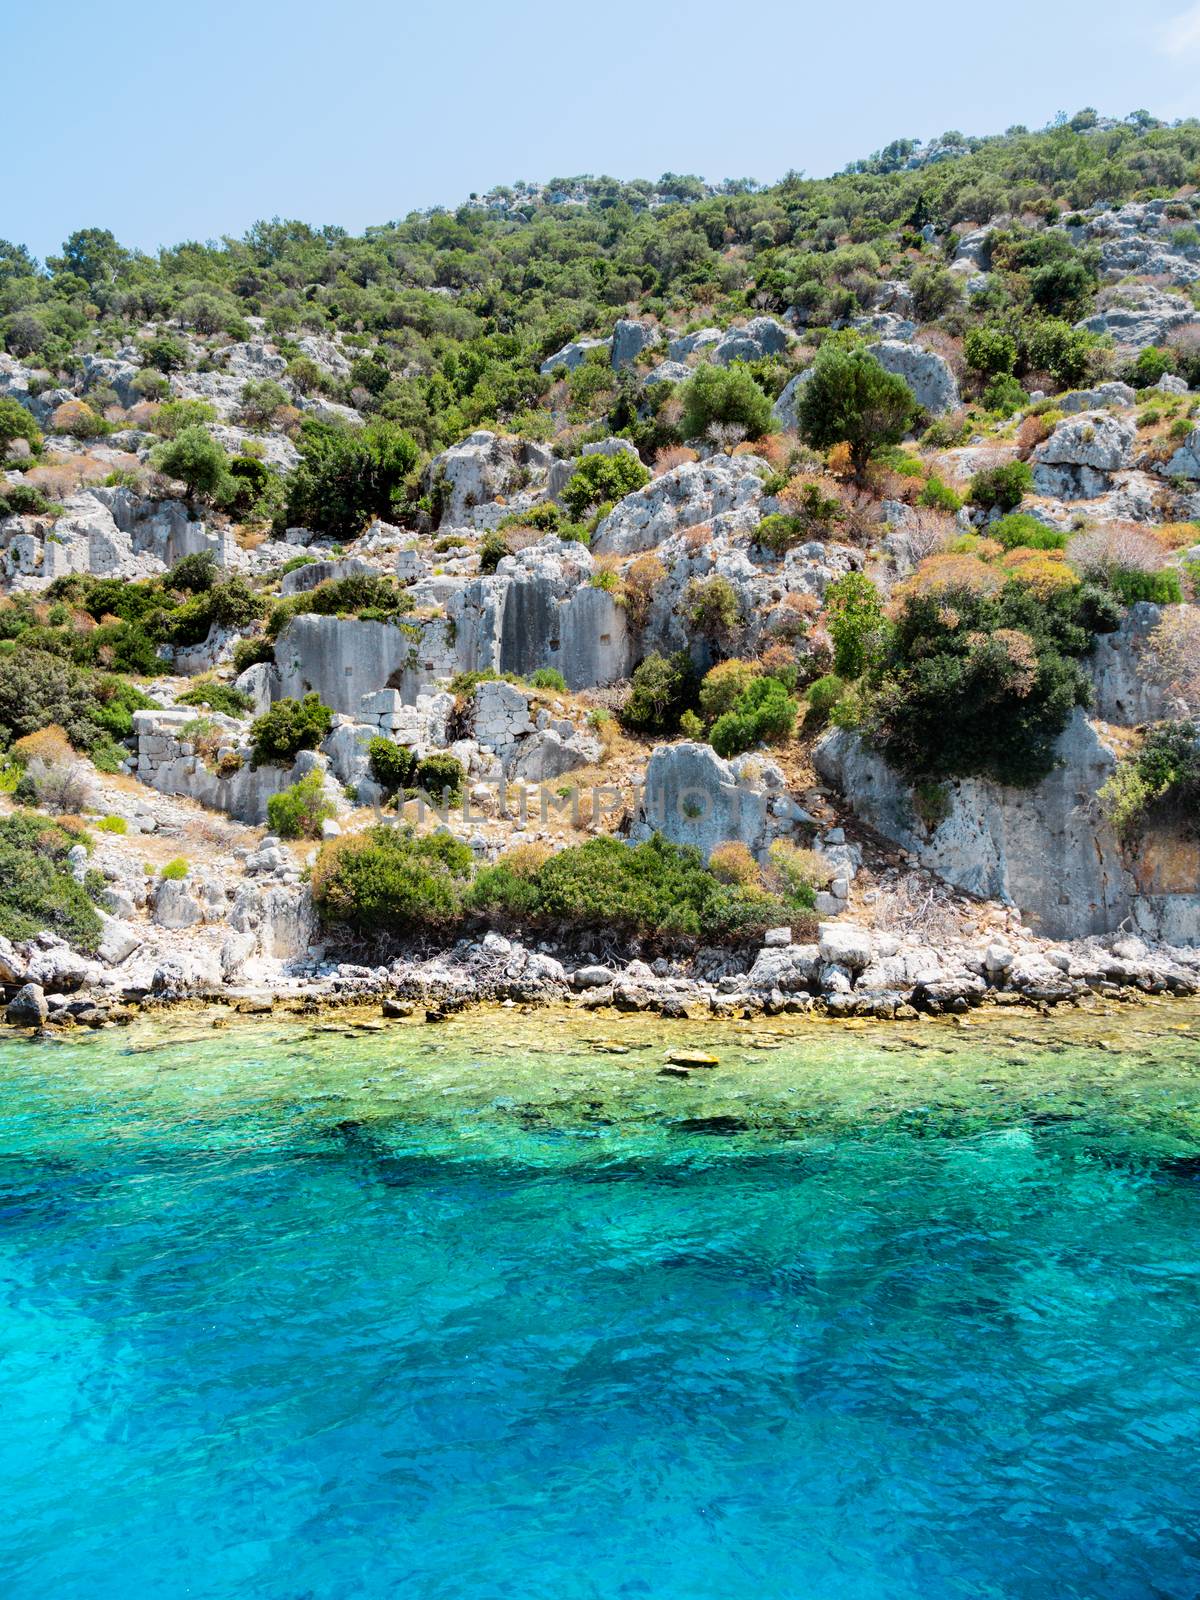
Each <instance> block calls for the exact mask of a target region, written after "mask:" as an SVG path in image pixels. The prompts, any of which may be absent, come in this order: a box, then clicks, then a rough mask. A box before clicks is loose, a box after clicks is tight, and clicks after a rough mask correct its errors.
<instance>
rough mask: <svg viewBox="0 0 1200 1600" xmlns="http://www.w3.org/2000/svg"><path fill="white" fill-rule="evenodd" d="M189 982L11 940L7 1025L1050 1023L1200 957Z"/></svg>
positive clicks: (574, 958)
mask: <svg viewBox="0 0 1200 1600" xmlns="http://www.w3.org/2000/svg"><path fill="white" fill-rule="evenodd" d="M175 978H176V974H175V973H173V972H172V969H171V966H170V964H169V963H168V964H165V965H163V966H160V967H159V968H158V969H156V971H155V973H154V974H153V976H152V978H151V980H150V981H149V982H148V983H146V984H144V985H143V984H136V985H129V984H124V983H122V982H121V981H120V980H119V979H117V978H116V975H115V974H113V973H100V972H98V971H97V969H96V964H95V963H88V962H86V961H84V960H83V959H82V958H80V957H78V956H76V955H75V954H74V953H73V952H72V951H71V950H70V949H69V947H67V946H65V945H64V944H63V943H62V942H61V941H59V940H56V939H54V937H53V936H51V935H47V934H41V935H38V936H37V937H36V938H35V939H33V940H31V941H29V942H28V944H24V945H21V944H18V945H14V944H11V943H10V942H9V941H6V940H0V980H2V981H3V983H4V988H5V998H6V1011H5V1019H6V1021H7V1022H8V1024H9V1025H10V1026H12V1027H14V1028H25V1029H29V1028H32V1029H35V1030H41V1029H46V1028H49V1029H54V1030H57V1029H60V1028H75V1027H91V1028H100V1027H106V1026H110V1025H121V1024H127V1023H129V1022H131V1021H132V1020H133V1019H134V1018H135V1017H136V1016H137V1015H138V1014H139V1013H140V1012H145V1011H148V1010H153V1011H159V1010H163V1009H169V1008H175V1007H185V1006H191V1005H195V1004H197V1003H207V1004H212V1003H221V1004H224V1005H227V1006H230V1007H232V1008H233V1010H234V1012H235V1013H238V1014H242V1015H255V1014H263V1015H265V1014H274V1013H280V1014H288V1013H295V1014H303V1015H313V1014H317V1013H319V1012H321V1011H323V1010H327V1009H330V1010H332V1009H338V1008H341V1007H346V1006H362V1005H377V1006H378V1007H379V1008H380V1011H381V1013H382V1015H383V1016H385V1017H395V1018H400V1017H410V1016H416V1015H418V1013H419V1012H421V1011H423V1013H424V1018H425V1020H427V1021H439V1020H442V1019H443V1018H445V1017H446V1016H449V1015H452V1014H454V1013H456V1012H459V1011H463V1010H465V1009H467V1008H470V1007H476V1006H485V1005H507V1006H518V1005H519V1006H559V1007H563V1006H566V1007H570V1008H575V1009H579V1010H583V1011H589V1012H590V1011H605V1010H612V1011H618V1012H645V1013H649V1014H653V1015H658V1016H661V1017H665V1018H676V1019H679V1020H698V1019H700V1018H703V1017H722V1018H753V1017H758V1016H766V1017H771V1016H780V1015H802V1014H811V1015H813V1016H817V1017H826V1018H831V1019H840V1018H845V1019H849V1018H866V1019H872V1018H873V1019H876V1020H883V1021H896V1020H900V1021H904V1020H915V1019H916V1018H918V1017H920V1016H923V1015H924V1016H932V1017H938V1016H961V1015H964V1014H965V1013H967V1012H969V1011H972V1010H974V1009H976V1008H979V1007H1006V1006H1018V1007H1027V1008H1033V1009H1036V1010H1039V1011H1041V1012H1043V1013H1047V1012H1049V1011H1051V1010H1052V1009H1053V1008H1055V1007H1059V1006H1065V1007H1076V1008H1079V1007H1083V1008H1086V1007H1088V1006H1090V1005H1091V1004H1093V1003H1095V1002H1097V1001H1107V1002H1115V1003H1124V1004H1129V1003H1133V1004H1136V1003H1141V1002H1144V1001H1145V1000H1147V999H1148V998H1151V997H1155V996H1168V997H1172V998H1187V997H1190V996H1194V995H1196V994H1200V950H1195V949H1180V948H1172V947H1167V946H1157V947H1151V946H1149V945H1147V944H1145V943H1144V942H1143V941H1142V940H1140V939H1137V938H1134V937H1132V936H1130V935H1127V934H1118V935H1109V936H1102V937H1096V938H1090V939H1086V940H1078V941H1075V942H1073V943H1069V944H1068V943H1055V942H1052V941H1048V940H1039V939H1035V938H1024V939H1019V940H1010V941H1008V942H1001V941H1000V940H998V939H992V940H989V941H980V940H978V939H976V940H973V941H972V940H960V941H957V942H955V943H947V944H945V945H943V946H941V947H939V948H938V949H936V950H935V949H934V948H932V947H931V946H929V945H927V944H922V943H920V942H919V941H918V940H916V939H915V938H913V937H911V936H907V937H906V936H901V935H897V934H892V933H883V932H880V931H878V930H873V929H870V928H866V927H862V926H858V925H855V924H852V923H845V922H828V923H821V924H820V925H819V928H818V933H817V938H816V940H815V941H813V942H793V940H792V937H791V930H790V929H787V928H778V929H773V930H770V931H769V932H768V934H767V936H766V942H765V943H764V944H763V945H762V946H761V947H760V948H758V949H757V951H754V950H746V951H736V952H735V951H728V950H716V949H713V950H702V951H700V952H698V953H697V954H696V955H695V956H694V957H693V958H692V959H691V960H690V961H688V962H683V961H680V960H670V959H668V958H667V957H665V956H660V957H658V958H657V959H655V960H654V961H652V962H648V961H644V960H641V959H639V958H636V957H635V958H633V959H628V960H620V959H614V958H613V957H612V956H611V955H610V956H608V958H607V959H604V960H602V959H600V957H599V956H597V955H596V954H595V953H594V952H583V953H576V954H573V955H567V954H566V953H565V952H560V953H555V952H554V951H553V949H552V948H551V947H549V946H547V945H541V946H537V947H531V946H530V945H527V944H524V943H522V942H520V941H519V940H517V939H512V938H506V937H504V936H502V935H500V934H498V933H494V932H492V933H487V934H485V935H484V936H483V937H482V939H479V940H466V939H464V940H460V941H459V942H458V943H457V944H456V945H454V946H452V947H451V948H449V949H447V950H442V951H436V952H432V953H428V952H426V953H413V954H408V955H405V956H402V957H398V958H397V959H395V960H394V961H392V962H391V963H390V965H379V966H366V965H360V964H355V963H352V962H345V961H343V962H336V963H335V962H330V961H325V962H322V963H321V964H320V965H319V966H317V967H316V968H310V969H308V970H300V971H296V970H292V971H288V970H287V969H286V968H285V966H284V964H283V963H280V964H279V971H278V973H277V974H275V975H273V978H272V981H270V982H267V983H261V982H260V983H257V984H255V985H219V986H211V985H196V984H190V985H183V984H179V983H178V982H177V981H175Z"/></svg>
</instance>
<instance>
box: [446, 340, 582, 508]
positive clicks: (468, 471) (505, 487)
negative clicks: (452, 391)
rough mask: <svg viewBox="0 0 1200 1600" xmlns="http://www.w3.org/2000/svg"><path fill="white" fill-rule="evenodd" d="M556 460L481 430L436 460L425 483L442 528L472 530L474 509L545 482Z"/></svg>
mask: <svg viewBox="0 0 1200 1600" xmlns="http://www.w3.org/2000/svg"><path fill="white" fill-rule="evenodd" d="M543 370H545V369H543ZM552 460H553V456H552V454H551V452H550V450H549V449H548V448H547V447H546V446H545V445H540V444H533V443H531V442H530V441H529V440H526V439H515V438H509V437H507V436H505V435H502V434H496V433H490V432H489V431H488V430H487V429H486V428H481V429H480V430H479V431H478V432H476V433H473V434H471V435H470V436H469V437H468V438H466V439H464V440H463V442H462V443H461V444H456V445H453V446H451V448H450V449H449V450H443V451H442V452H441V454H440V455H436V456H434V458H433V460H432V461H431V462H430V463H429V465H428V466H427V467H426V469H425V473H424V478H423V482H424V484H425V487H426V489H427V490H428V491H429V493H430V494H432V495H433V497H434V499H435V501H436V502H437V504H438V508H439V518H438V520H439V523H440V524H441V525H444V526H446V527H450V528H461V527H469V526H470V525H471V522H472V517H471V513H472V512H473V511H474V509H475V508H476V507H480V506H484V505H487V504H488V503H490V502H492V501H494V500H496V499H497V498H499V497H501V496H506V495H509V494H511V493H512V492H513V491H514V490H515V489H518V488H524V487H525V486H526V485H527V484H528V483H529V482H530V481H531V480H532V479H535V478H538V477H540V478H541V479H543V480H544V479H545V475H546V472H547V470H548V469H549V467H550V463H551V461H552Z"/></svg>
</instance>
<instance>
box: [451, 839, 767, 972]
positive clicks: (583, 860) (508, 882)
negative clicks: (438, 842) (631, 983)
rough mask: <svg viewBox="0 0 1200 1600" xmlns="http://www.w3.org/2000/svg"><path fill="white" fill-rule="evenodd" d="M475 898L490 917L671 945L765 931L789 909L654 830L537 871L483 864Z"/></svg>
mask: <svg viewBox="0 0 1200 1600" xmlns="http://www.w3.org/2000/svg"><path fill="white" fill-rule="evenodd" d="M470 905H471V906H472V907H473V908H474V909H476V910H478V911H482V912H484V913H486V915H487V916H488V918H489V920H490V921H501V920H504V919H508V920H512V921H517V922H520V923H521V924H523V925H526V926H534V927H544V928H563V929H571V930H573V931H580V932H584V931H586V932H593V931H594V932H599V931H601V930H603V931H605V932H607V933H614V934H616V935H618V936H620V937H625V938H645V939H653V940H656V941H659V942H662V943H664V944H667V945H675V944H681V943H689V944H690V943H696V942H698V941H701V940H705V941H729V942H741V941H743V940H748V939H754V938H758V937H760V936H761V933H762V931H763V929H764V928H767V927H770V926H771V925H772V922H773V921H774V922H778V921H781V920H785V915H784V913H785V910H786V908H785V907H784V906H783V905H782V903H781V902H780V901H779V900H778V899H777V898H776V897H774V896H772V895H769V894H766V893H764V892H762V891H761V890H756V889H754V888H752V887H749V886H746V885H742V884H736V883H734V884H730V883H723V882H721V881H720V879H719V878H717V877H716V875H715V874H714V873H712V872H710V871H709V870H708V868H707V867H706V866H705V865H704V861H703V859H702V857H701V856H700V853H699V851H697V850H694V849H691V848H690V847H687V846H681V845H674V844H670V843H669V842H668V841H667V840H665V839H663V838H662V836H661V835H659V834H655V835H654V836H653V837H652V838H650V839H648V840H647V841H646V842H645V843H644V844H638V845H629V844H625V843H623V842H622V841H621V840H619V839H613V838H611V837H602V838H596V839H589V840H588V841H587V843H586V844H582V845H575V846H571V847H570V848H568V849H566V850H560V851H559V852H558V853H557V854H556V855H552V856H550V857H549V858H548V859H547V860H546V861H545V862H544V863H543V864H542V865H541V866H539V867H537V868H536V869H535V870H534V871H533V872H532V873H522V874H518V873H516V872H514V871H513V870H512V868H511V867H510V866H508V865H507V864H506V863H505V862H504V861H503V860H501V861H499V862H498V863H497V864H496V865H495V866H494V867H485V868H483V869H482V870H481V871H480V873H479V875H478V877H477V878H476V881H475V885H474V888H473V889H472V891H471V895H470Z"/></svg>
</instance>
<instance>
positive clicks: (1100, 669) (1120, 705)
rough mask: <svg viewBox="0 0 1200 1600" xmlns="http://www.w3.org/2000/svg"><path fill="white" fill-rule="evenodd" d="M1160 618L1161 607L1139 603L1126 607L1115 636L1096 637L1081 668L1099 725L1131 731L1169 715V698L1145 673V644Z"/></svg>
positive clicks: (1162, 611) (1110, 634) (1102, 634)
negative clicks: (1089, 683) (1091, 692)
mask: <svg viewBox="0 0 1200 1600" xmlns="http://www.w3.org/2000/svg"><path fill="white" fill-rule="evenodd" d="M1172 609H1173V610H1182V609H1183V608H1182V607H1173V608H1172ZM1163 615H1164V610H1163V607H1161V606H1155V605H1150V604H1149V603H1148V602H1147V601H1145V600H1141V601H1139V602H1138V603H1137V604H1136V605H1132V606H1130V608H1129V610H1128V611H1127V612H1126V613H1125V615H1124V617H1123V618H1122V619H1121V626H1120V627H1119V628H1118V629H1117V630H1116V632H1115V633H1101V634H1097V635H1096V642H1095V645H1094V647H1093V649H1092V653H1091V655H1090V656H1089V657H1088V658H1087V660H1086V661H1085V662H1084V665H1085V667H1086V668H1087V671H1088V674H1089V676H1090V677H1091V680H1092V686H1093V689H1094V690H1095V703H1094V705H1093V708H1092V709H1093V711H1094V713H1095V715H1096V716H1097V717H1099V719H1100V720H1101V722H1112V723H1116V724H1117V725H1118V726H1120V727H1125V728H1133V727H1138V726H1139V725H1140V724H1142V723H1145V722H1158V721H1159V720H1161V719H1162V718H1163V717H1167V716H1170V715H1171V714H1172V707H1171V697H1170V695H1169V694H1168V693H1167V692H1166V690H1165V689H1164V688H1163V687H1162V685H1161V684H1157V683H1154V682H1153V681H1152V679H1151V678H1150V677H1149V676H1148V675H1147V673H1146V670H1145V668H1146V662H1145V650H1146V641H1147V640H1148V639H1149V637H1150V635H1151V634H1152V633H1153V632H1154V630H1155V628H1157V627H1158V625H1159V623H1160V622H1161V621H1162V619H1163Z"/></svg>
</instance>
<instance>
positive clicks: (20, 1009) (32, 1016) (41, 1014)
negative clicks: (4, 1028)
mask: <svg viewBox="0 0 1200 1600" xmlns="http://www.w3.org/2000/svg"><path fill="white" fill-rule="evenodd" d="M49 1015H50V1007H49V1006H48V1005H47V1004H46V995H45V992H44V990H43V989H42V988H41V985H40V984H36V983H27V984H25V985H24V986H23V987H22V988H20V989H18V990H17V992H16V994H15V995H13V997H12V999H11V1000H10V1001H9V1002H8V1006H7V1009H6V1010H5V1013H4V1020H5V1021H6V1022H8V1023H10V1024H11V1025H12V1026H13V1027H14V1028H40V1027H41V1025H42V1024H43V1022H45V1020H46V1018H47V1017H48V1016H49Z"/></svg>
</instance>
